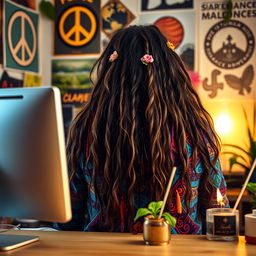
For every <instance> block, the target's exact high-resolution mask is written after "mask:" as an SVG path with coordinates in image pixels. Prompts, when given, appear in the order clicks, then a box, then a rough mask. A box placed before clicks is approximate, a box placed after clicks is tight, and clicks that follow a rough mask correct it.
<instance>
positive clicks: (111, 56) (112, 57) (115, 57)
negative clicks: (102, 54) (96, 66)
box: [109, 51, 118, 62]
mask: <svg viewBox="0 0 256 256" xmlns="http://www.w3.org/2000/svg"><path fill="white" fill-rule="evenodd" d="M117 58H118V53H117V51H113V53H112V54H111V55H110V57H109V61H110V62H113V61H115V60H116V59H117Z"/></svg>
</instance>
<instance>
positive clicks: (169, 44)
mask: <svg viewBox="0 0 256 256" xmlns="http://www.w3.org/2000/svg"><path fill="white" fill-rule="evenodd" d="M166 44H167V47H168V48H170V49H171V50H173V51H174V50H175V46H174V44H173V43H171V42H169V41H167V42H166Z"/></svg>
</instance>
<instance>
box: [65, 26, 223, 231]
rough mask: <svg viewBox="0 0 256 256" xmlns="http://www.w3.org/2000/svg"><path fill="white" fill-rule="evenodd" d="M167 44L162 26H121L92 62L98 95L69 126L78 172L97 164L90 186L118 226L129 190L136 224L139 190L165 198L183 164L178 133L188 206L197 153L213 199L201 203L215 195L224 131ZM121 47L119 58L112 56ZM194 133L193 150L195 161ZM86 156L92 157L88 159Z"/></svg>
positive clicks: (106, 217) (70, 159)
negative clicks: (213, 177)
mask: <svg viewBox="0 0 256 256" xmlns="http://www.w3.org/2000/svg"><path fill="white" fill-rule="evenodd" d="M166 43H167V40H166V38H165V37H164V36H163V35H162V34H161V33H160V31H159V30H158V28H156V27H155V26H130V27H128V28H126V29H122V30H120V31H118V32H117V33H116V34H115V35H114V36H113V38H112V39H111V41H110V42H109V44H108V46H107V47H106V49H105V51H104V52H103V53H102V55H101V57H100V58H99V59H98V61H97V62H96V64H95V65H94V67H93V69H92V73H91V74H94V76H96V77H97V79H96V81H95V82H94V88H93V90H92V93H91V97H90V100H89V102H88V103H87V104H86V105H85V107H84V108H83V109H82V111H81V112H80V113H79V114H78V115H77V117H76V118H75V120H74V122H73V125H72V127H71V129H70V132H69V138H68V146H67V151H68V165H69V168H70V170H71V179H72V176H73V175H74V173H75V172H76V170H77V169H78V168H80V165H81V161H84V162H86V163H88V162H90V163H91V164H92V166H93V169H92V170H91V177H92V182H91V184H90V187H89V188H88V189H92V188H93V189H94V191H95V195H96V198H97V200H98V203H99V205H100V208H101V215H102V219H103V220H104V222H105V223H106V225H107V226H108V227H109V230H113V225H114V217H113V216H117V217H118V216H119V207H120V201H121V197H122V196H125V198H126V199H127V216H129V218H128V220H127V223H128V226H129V228H130V227H131V225H132V219H133V217H134V214H135V213H134V211H135V209H134V208H135V207H134V195H135V194H140V193H142V192H143V193H146V195H147V196H148V199H149V201H156V200H161V199H163V196H164V193H165V189H166V187H167V182H168V180H169V177H170V175H171V172H172V168H173V166H174V165H175V163H174V159H173V157H172V152H171V146H170V145H171V144H172V143H173V138H174V139H175V145H176V148H177V154H178V158H179V166H180V167H181V168H182V183H183V184H184V186H185V187H186V191H185V201H186V207H187V212H188V211H189V201H190V198H191V185H190V179H189V169H190V168H191V167H192V168H194V167H195V165H196V158H197V156H199V157H200V159H201V162H202V166H203V169H204V170H203V175H202V180H201V182H200V189H204V190H206V191H207V194H208V198H200V199H199V205H200V206H201V207H207V202H209V200H210V198H211V193H212V191H213V186H212V184H211V183H210V180H209V173H210V170H211V169H215V164H216V160H217V158H218V155H219V142H218V137H217V135H216V133H215V131H214V128H213V123H212V119H211V117H210V116H209V114H208V112H207V111H206V110H205V109H204V107H203V106H202V104H201V101H200V99H199V97H198V95H197V93H196V92H195V90H194V89H193V86H192V84H191V80H190V77H189V75H188V73H187V71H186V68H185V66H184V64H183V62H182V60H181V59H180V57H179V56H178V55H177V54H176V53H175V52H174V51H172V50H171V49H170V48H168V47H167V44H166ZM114 51H117V53H118V58H117V59H116V60H115V61H113V62H110V61H109V57H110V56H111V54H112V53H113V52H114ZM144 54H150V55H152V56H153V58H154V62H153V63H151V64H148V65H144V64H143V63H142V62H141V60H140V59H141V57H142V56H144ZM92 80H93V79H92ZM172 134H173V136H172ZM172 137H173V138H172ZM187 138H189V139H190V141H191V144H192V149H193V152H192V161H191V162H189V157H188V151H187V147H186V141H187ZM206 141H207V142H208V143H209V145H210V147H211V149H212V150H213V152H214V159H211V157H210V155H209V149H208V147H207V143H206ZM86 145H87V146H86ZM86 147H87V148H86ZM85 152H86V153H85ZM81 156H85V157H83V159H82V160H81ZM99 178H100V180H101V182H98V180H99Z"/></svg>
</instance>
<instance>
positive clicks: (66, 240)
mask: <svg viewBox="0 0 256 256" xmlns="http://www.w3.org/2000/svg"><path fill="white" fill-rule="evenodd" d="M8 233H9V234H23V235H37V236H39V237H40V241H39V242H36V243H34V244H31V245H28V246H25V247H23V248H19V249H15V250H13V251H9V252H6V253H5V252H3V253H0V255H1V256H2V255H12V256H80V255H81V256H82V255H83V256H85V255H93V256H97V255H104V256H117V255H120V256H129V255H133V256H136V255H138V256H143V255H147V256H169V255H170V256H183V255H190V256H192V255H197V256H200V255H202V256H206V255H211V256H255V255H256V245H252V244H246V242H245V239H244V237H243V236H241V237H239V241H237V242H216V241H208V240H207V239H206V238H205V236H194V235H172V236H171V241H170V244H169V245H168V246H148V245H144V242H143V239H142V234H138V235H132V234H127V233H126V234H122V233H89V232H67V231H62V232H55V231H52V232H51V231H11V232H8Z"/></svg>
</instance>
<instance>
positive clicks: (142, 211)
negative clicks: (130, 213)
mask: <svg viewBox="0 0 256 256" xmlns="http://www.w3.org/2000/svg"><path fill="white" fill-rule="evenodd" d="M149 214H152V212H151V211H150V210H149V209H147V208H139V209H138V211H137V213H136V216H135V218H134V221H136V220H137V219H138V218H140V217H142V216H146V215H149Z"/></svg>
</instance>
